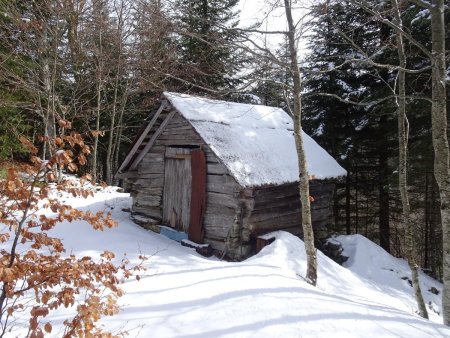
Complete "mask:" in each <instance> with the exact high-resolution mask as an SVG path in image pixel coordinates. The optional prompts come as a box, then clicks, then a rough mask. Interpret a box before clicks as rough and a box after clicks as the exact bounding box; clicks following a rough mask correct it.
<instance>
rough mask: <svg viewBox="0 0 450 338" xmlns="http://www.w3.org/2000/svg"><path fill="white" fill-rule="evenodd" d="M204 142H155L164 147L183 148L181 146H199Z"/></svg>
mask: <svg viewBox="0 0 450 338" xmlns="http://www.w3.org/2000/svg"><path fill="white" fill-rule="evenodd" d="M203 143H204V142H203V141H186V140H160V139H158V140H156V144H157V145H165V146H183V145H193V146H200V145H202V144H203Z"/></svg>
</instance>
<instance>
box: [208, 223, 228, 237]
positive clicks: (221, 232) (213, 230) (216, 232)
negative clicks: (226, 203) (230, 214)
mask: <svg viewBox="0 0 450 338" xmlns="http://www.w3.org/2000/svg"><path fill="white" fill-rule="evenodd" d="M204 229H205V236H206V237H210V238H223V239H225V238H227V236H228V232H229V231H230V229H229V228H223V227H220V228H218V227H212V226H208V225H206V224H205V225H204Z"/></svg>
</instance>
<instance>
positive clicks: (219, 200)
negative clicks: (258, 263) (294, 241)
mask: <svg viewBox="0 0 450 338" xmlns="http://www.w3.org/2000/svg"><path fill="white" fill-rule="evenodd" d="M161 115H162V116H160V118H159V119H158V120H157V122H156V123H154V126H153V128H152V130H151V131H150V132H149V133H148V135H149V136H147V137H146V139H145V140H144V141H143V142H142V145H141V147H140V148H141V149H139V150H142V149H143V148H144V147H145V146H146V144H147V142H148V141H149V140H150V138H151V135H152V134H153V133H154V132H155V130H157V128H159V126H160V125H161V123H162V121H164V119H165V118H166V117H167V113H166V112H163V113H162V114H161ZM173 146H175V147H176V146H185V147H202V149H203V151H204V152H205V158H206V165H207V176H206V201H207V202H206V209H205V214H204V219H203V227H204V230H205V235H204V242H205V243H208V244H210V245H211V246H212V247H213V249H215V250H217V251H223V250H226V251H227V252H228V254H230V255H233V249H236V250H237V248H233V245H230V243H229V240H228V238H229V237H230V236H229V232H230V228H231V227H232V226H233V225H234V224H235V220H236V213H237V209H238V208H239V201H238V199H237V197H236V196H237V195H238V192H239V190H240V189H241V187H240V186H239V184H238V183H237V182H236V180H235V179H234V178H233V177H232V176H231V175H230V174H229V171H228V169H227V168H226V167H225V165H224V164H223V163H222V162H221V160H220V159H219V158H218V157H217V156H216V155H215V154H214V152H213V151H212V150H211V149H210V147H209V146H208V145H207V144H206V143H205V142H204V141H203V139H202V138H201V137H200V136H199V135H198V134H197V132H196V131H195V129H194V128H193V127H192V125H191V124H190V123H189V122H188V121H187V120H186V119H185V118H184V117H182V116H181V115H180V114H179V113H176V114H175V115H174V116H173V117H172V118H171V120H170V121H169V122H168V124H167V125H166V126H165V128H164V130H162V132H161V133H160V134H159V136H158V137H157V138H156V139H155V141H154V144H153V146H152V147H151V148H150V149H149V151H148V153H147V154H145V155H144V156H143V157H142V160H141V161H140V163H139V164H138V165H137V167H136V169H135V170H133V171H129V172H126V173H125V174H122V177H123V178H124V179H126V180H127V182H128V183H129V184H130V185H131V195H132V196H133V208H132V212H133V213H137V214H140V215H143V216H145V217H150V218H154V219H156V220H158V221H160V222H161V221H162V220H163V195H164V186H165V183H164V180H165V177H164V176H165V170H164V168H165V160H166V158H165V153H166V149H167V148H168V147H173ZM139 152H140V151H138V152H137V153H139ZM166 179H167V178H166Z"/></svg>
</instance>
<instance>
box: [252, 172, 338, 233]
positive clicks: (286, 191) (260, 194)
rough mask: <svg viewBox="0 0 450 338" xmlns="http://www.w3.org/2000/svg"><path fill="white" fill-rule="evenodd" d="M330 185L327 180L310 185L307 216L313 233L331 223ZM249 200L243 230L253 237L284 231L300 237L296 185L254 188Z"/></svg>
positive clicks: (331, 186) (331, 192) (332, 189)
mask: <svg viewBox="0 0 450 338" xmlns="http://www.w3.org/2000/svg"><path fill="white" fill-rule="evenodd" d="M333 192H334V184H333V183H332V182H330V181H322V180H313V181H311V183H310V195H311V196H312V197H313V199H314V201H313V202H311V217H312V222H313V228H314V229H315V230H319V229H323V228H324V227H326V226H329V225H331V224H332V223H333V210H332V199H333ZM252 193H253V194H252V195H251V196H250V197H247V199H250V200H251V199H253V202H254V206H253V207H251V206H250V208H251V211H250V216H249V217H247V218H246V219H245V223H246V227H248V228H249V229H250V232H251V233H252V234H253V235H260V234H264V233H267V232H270V231H275V230H287V231H290V232H292V233H294V234H301V232H302V231H301V207H300V201H299V192H298V183H289V184H283V185H280V186H273V187H258V188H254V189H253V190H252Z"/></svg>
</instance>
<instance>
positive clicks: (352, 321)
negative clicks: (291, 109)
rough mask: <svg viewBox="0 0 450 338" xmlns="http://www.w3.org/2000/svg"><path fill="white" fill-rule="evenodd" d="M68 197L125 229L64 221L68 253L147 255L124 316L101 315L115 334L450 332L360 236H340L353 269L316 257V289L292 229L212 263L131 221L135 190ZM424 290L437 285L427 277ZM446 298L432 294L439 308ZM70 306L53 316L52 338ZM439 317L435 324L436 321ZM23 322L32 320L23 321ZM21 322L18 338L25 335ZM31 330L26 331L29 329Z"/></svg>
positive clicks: (59, 230) (398, 267)
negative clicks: (243, 254) (423, 310)
mask: <svg viewBox="0 0 450 338" xmlns="http://www.w3.org/2000/svg"><path fill="white" fill-rule="evenodd" d="M61 198H64V200H65V202H66V203H70V204H71V205H74V206H77V207H80V208H86V209H89V210H91V211H92V212H96V211H98V210H103V211H112V212H113V214H114V216H115V218H116V220H117V221H118V222H119V226H118V227H117V228H114V229H107V230H105V231H103V232H97V231H94V230H92V229H91V228H89V227H88V226H87V225H85V224H83V223H72V224H68V223H61V224H58V225H57V226H56V228H55V229H54V232H53V233H52V234H53V235H56V236H59V237H60V238H62V239H63V241H64V245H65V246H66V249H67V252H68V253H72V252H73V253H75V254H78V255H91V256H95V255H98V254H99V253H101V252H102V251H104V250H111V251H114V252H115V253H116V255H117V258H118V260H120V259H121V258H122V257H123V256H122V255H123V254H126V255H127V257H128V258H129V259H130V260H131V261H138V256H139V255H140V254H146V255H147V256H149V257H150V259H149V261H148V267H147V268H148V270H147V271H146V272H145V273H144V274H143V275H141V279H140V281H137V280H128V281H126V282H124V284H123V288H124V290H125V292H126V294H125V296H124V297H122V298H121V299H120V301H119V303H120V306H121V309H122V310H121V312H120V313H119V315H117V316H115V317H111V318H105V319H103V320H102V325H104V326H105V328H107V329H108V330H110V331H112V332H114V333H118V332H120V331H123V330H126V331H128V333H129V336H130V337H144V338H145V337H157V338H159V337H190V338H193V337H199V338H200V337H327V336H333V337H374V336H377V337H449V336H450V329H449V328H447V327H445V326H443V325H440V324H438V323H436V321H437V322H440V321H441V319H440V318H439V316H438V315H437V314H436V313H433V317H432V321H426V320H423V319H421V318H420V317H418V316H417V315H416V314H415V304H414V300H413V297H412V291H411V288H410V287H409V284H408V281H407V280H403V279H402V277H405V276H408V271H407V270H408V269H407V265H406V263H405V262H404V261H402V260H398V259H396V258H393V257H392V256H390V255H388V254H387V253H385V252H383V251H382V249H381V248H379V247H378V246H376V245H375V244H373V243H371V242H370V241H368V240H367V239H365V238H364V237H362V236H350V237H337V238H336V239H335V240H337V241H340V242H341V243H343V245H344V248H345V253H346V254H347V255H349V256H350V259H349V261H348V263H347V267H342V266H339V265H338V264H336V263H334V262H333V261H331V260H330V259H328V258H327V257H325V256H324V255H322V254H321V253H320V252H319V253H318V262H319V276H318V278H319V279H318V287H316V288H314V287H312V286H310V285H308V284H307V283H306V282H305V281H304V279H303V277H302V276H304V273H305V271H306V260H305V254H304V246H303V243H302V242H301V241H300V240H299V239H298V238H296V237H294V236H292V235H290V234H289V233H285V232H276V233H274V236H276V238H277V239H276V241H275V242H274V243H272V244H271V245H270V246H267V247H265V248H264V249H263V250H262V251H261V252H260V253H259V254H258V255H256V256H254V257H252V258H250V259H248V260H246V261H244V262H241V263H229V262H223V261H219V260H218V259H217V258H212V259H206V258H204V257H201V256H199V255H198V254H197V253H196V252H195V251H194V250H193V249H189V248H186V247H182V246H180V244H179V243H177V242H174V241H171V240H169V239H167V238H165V237H163V236H161V235H159V234H156V233H152V232H149V231H146V230H144V229H142V228H140V227H139V226H137V225H135V224H134V223H132V222H131V221H130V220H129V214H128V213H126V212H123V211H122V208H124V207H129V206H130V203H131V201H130V198H129V196H128V194H123V193H119V192H117V191H115V189H112V188H108V189H105V190H100V191H98V192H97V193H96V194H95V196H94V197H92V198H88V199H87V200H84V199H74V198H71V197H69V196H61ZM421 278H422V279H421V282H422V283H423V289H424V290H427V289H428V288H429V287H431V286H434V287H436V288H437V289H438V290H440V288H441V286H440V285H439V283H437V282H435V281H433V280H431V279H429V278H427V277H426V276H421ZM439 297H440V295H438V296H435V295H432V294H430V293H427V294H426V300H427V302H429V301H432V304H434V306H436V308H439V306H440V303H439ZM67 311H69V309H67V310H62V311H59V312H58V313H55V314H54V315H52V317H51V318H46V319H49V320H52V322H53V324H54V331H53V333H54V336H56V337H57V336H60V335H61V329H59V330H58V325H61V323H62V322H63V321H64V319H66V318H67V316H68V313H67ZM433 321H435V322H433ZM23 325H24V326H25V327H26V322H25V323H24V324H23ZM19 326H20V322H17V326H16V331H15V332H14V333H13V334H12V335H11V337H16V336H19V337H20V336H22V335H21V333H23V332H24V331H23V330H24V329H23V328H22V331H21V329H20V327H19ZM25 330H26V329H25Z"/></svg>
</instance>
